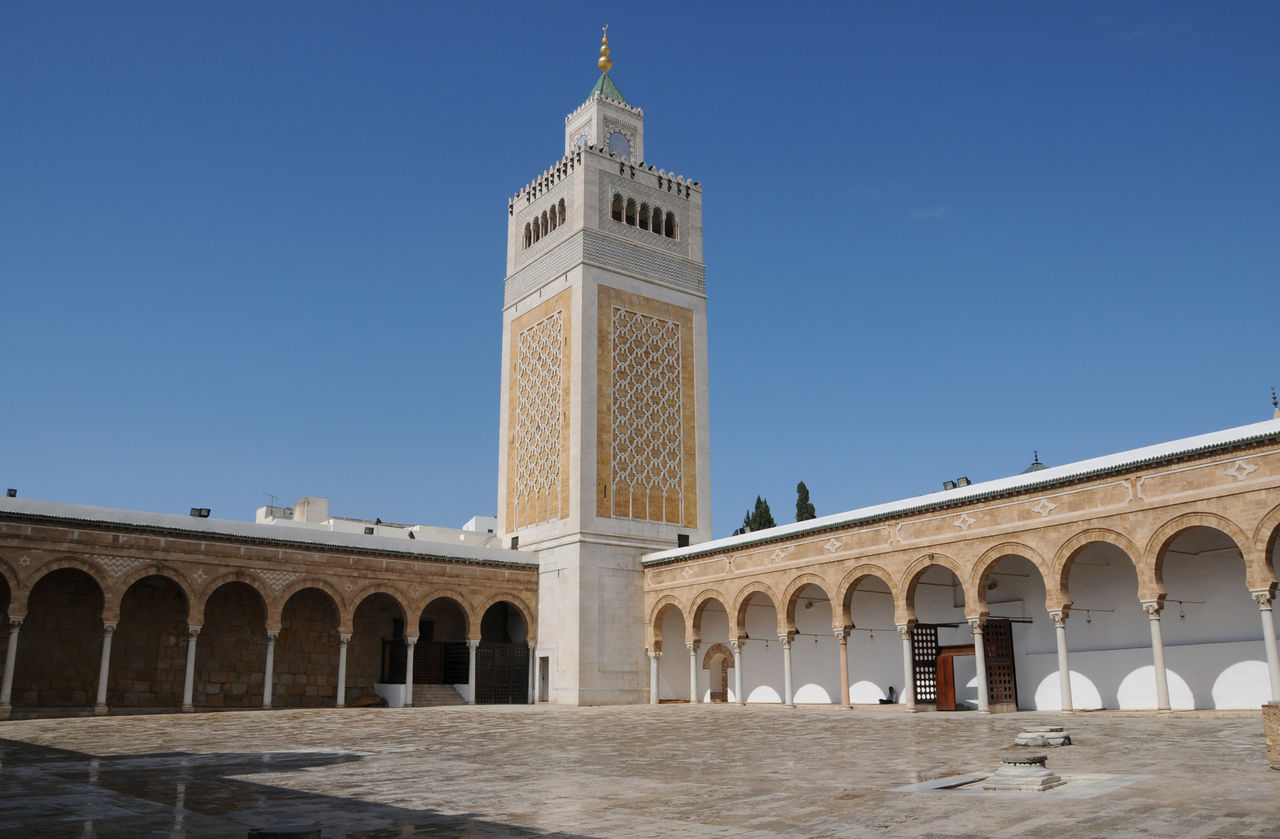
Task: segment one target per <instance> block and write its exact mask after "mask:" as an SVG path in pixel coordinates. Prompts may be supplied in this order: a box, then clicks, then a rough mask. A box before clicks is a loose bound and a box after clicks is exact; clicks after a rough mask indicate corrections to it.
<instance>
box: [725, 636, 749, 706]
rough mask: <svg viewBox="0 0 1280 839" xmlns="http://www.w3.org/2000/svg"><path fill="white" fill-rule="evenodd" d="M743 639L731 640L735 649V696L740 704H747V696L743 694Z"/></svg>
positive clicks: (730, 643)
mask: <svg viewBox="0 0 1280 839" xmlns="http://www.w3.org/2000/svg"><path fill="white" fill-rule="evenodd" d="M742 644H743V642H742V641H737V640H735V641H730V642H729V648H730V649H732V650H733V696H734V699H736V700H737V702H738V704H739V705H746V704H747V697H745V696H743V695H742Z"/></svg>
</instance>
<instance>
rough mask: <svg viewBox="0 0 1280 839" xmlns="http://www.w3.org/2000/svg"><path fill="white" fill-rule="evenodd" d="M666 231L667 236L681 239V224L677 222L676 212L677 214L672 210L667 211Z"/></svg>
mask: <svg viewBox="0 0 1280 839" xmlns="http://www.w3.org/2000/svg"><path fill="white" fill-rule="evenodd" d="M664 232H665V234H666V237H667V238H668V239H679V238H680V227H679V225H678V224H677V223H676V214H675V213H673V212H670V211H668V212H667V225H666V230H665V231H664Z"/></svg>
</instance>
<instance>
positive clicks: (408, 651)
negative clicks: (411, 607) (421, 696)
mask: <svg viewBox="0 0 1280 839" xmlns="http://www.w3.org/2000/svg"><path fill="white" fill-rule="evenodd" d="M416 646H418V639H417V638H405V639H404V707H406V708H412V707H413V648H414V647H416Z"/></svg>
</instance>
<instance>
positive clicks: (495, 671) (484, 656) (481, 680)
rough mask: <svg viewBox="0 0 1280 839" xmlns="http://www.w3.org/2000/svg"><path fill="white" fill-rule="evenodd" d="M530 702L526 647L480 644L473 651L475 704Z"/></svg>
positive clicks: (522, 703)
mask: <svg viewBox="0 0 1280 839" xmlns="http://www.w3.org/2000/svg"><path fill="white" fill-rule="evenodd" d="M528 701H529V645H528V644H499V643H496V642H493V641H481V642H480V646H479V647H477V648H476V704H477V705H524V704H526V703H528Z"/></svg>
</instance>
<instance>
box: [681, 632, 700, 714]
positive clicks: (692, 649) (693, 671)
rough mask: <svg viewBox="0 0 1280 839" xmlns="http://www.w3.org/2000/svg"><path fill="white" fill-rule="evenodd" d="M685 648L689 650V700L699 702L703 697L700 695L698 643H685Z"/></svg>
mask: <svg viewBox="0 0 1280 839" xmlns="http://www.w3.org/2000/svg"><path fill="white" fill-rule="evenodd" d="M684 648H685V649H686V650H688V651H689V701H690V702H699V701H701V699H702V697H701V696H699V695H698V645H697V644H685V645H684Z"/></svg>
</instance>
